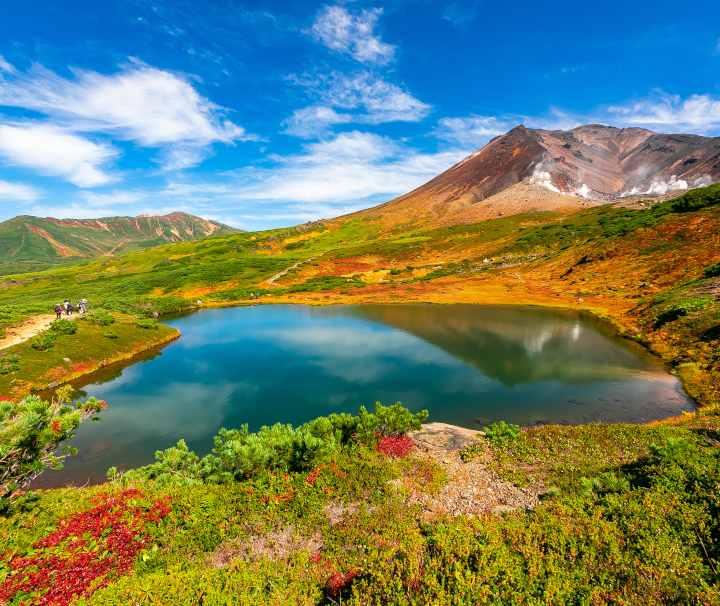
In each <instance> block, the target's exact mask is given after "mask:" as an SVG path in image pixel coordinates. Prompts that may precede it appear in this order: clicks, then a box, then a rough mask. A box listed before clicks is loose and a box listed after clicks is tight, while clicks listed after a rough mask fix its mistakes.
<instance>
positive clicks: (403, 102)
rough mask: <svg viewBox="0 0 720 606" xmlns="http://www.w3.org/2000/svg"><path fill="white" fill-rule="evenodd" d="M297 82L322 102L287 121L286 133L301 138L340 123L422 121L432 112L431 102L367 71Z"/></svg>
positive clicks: (298, 111) (318, 133) (307, 78)
mask: <svg viewBox="0 0 720 606" xmlns="http://www.w3.org/2000/svg"><path fill="white" fill-rule="evenodd" d="M294 82H295V83H296V84H299V85H301V86H304V87H305V88H307V89H308V90H309V92H310V94H311V95H313V96H315V97H317V98H318V99H319V101H320V103H319V104H315V105H311V106H309V107H306V108H303V109H300V110H297V111H296V112H295V113H294V114H293V115H292V116H291V117H290V118H289V119H288V120H287V121H286V122H285V126H286V132H287V133H289V134H293V135H297V136H303V137H312V136H318V135H321V134H324V133H327V131H328V129H329V128H330V127H332V126H335V125H338V124H348V123H355V124H382V123H386V122H419V121H420V120H423V119H424V118H425V117H426V116H427V115H428V114H429V113H430V110H431V106H430V105H428V104H427V103H423V102H422V101H420V100H419V99H416V98H415V97H413V96H412V95H411V94H410V93H408V92H407V91H405V90H403V89H402V88H400V87H399V86H397V85H395V84H392V83H390V82H386V81H385V80H383V79H382V78H379V77H377V76H375V75H373V74H371V73H370V72H367V71H362V72H359V73H357V74H353V75H346V74H341V73H339V72H333V73H331V74H329V75H327V76H318V77H305V78H294ZM338 110H339V111H338Z"/></svg>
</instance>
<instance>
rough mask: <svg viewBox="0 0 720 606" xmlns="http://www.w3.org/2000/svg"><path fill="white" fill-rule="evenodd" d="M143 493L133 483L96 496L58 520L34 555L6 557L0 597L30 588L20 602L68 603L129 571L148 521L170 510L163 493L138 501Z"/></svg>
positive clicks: (57, 605)
mask: <svg viewBox="0 0 720 606" xmlns="http://www.w3.org/2000/svg"><path fill="white" fill-rule="evenodd" d="M144 498H145V495H144V494H143V493H142V492H141V491H139V490H137V489H133V488H131V489H127V490H124V491H123V492H121V493H119V494H116V495H107V494H104V495H100V496H99V497H97V498H96V499H95V500H94V502H95V506H94V507H93V508H91V509H88V510H86V511H82V512H80V513H77V514H74V515H72V516H70V517H69V518H66V519H64V520H61V521H60V523H59V524H58V527H57V528H56V529H55V530H54V531H53V532H51V533H50V534H49V535H47V536H46V537H45V538H43V539H41V540H40V541H38V542H37V543H35V545H33V548H34V550H35V553H34V554H33V555H32V556H28V557H14V558H12V559H11V560H10V561H9V562H8V568H9V569H10V574H9V575H8V576H7V577H6V578H5V580H4V582H3V583H2V584H0V602H3V603H4V602H6V601H9V600H10V599H12V598H13V596H15V595H16V594H18V593H29V594H33V597H32V598H31V601H30V602H23V603H27V604H31V603H32V604H38V605H42V606H67V605H68V604H70V603H71V602H72V601H73V600H74V599H75V598H76V597H79V596H85V597H87V596H89V595H90V594H92V593H93V592H94V591H96V590H97V589H100V588H101V587H104V586H105V585H107V584H108V583H110V581H111V580H112V579H113V578H114V577H116V576H119V575H122V574H127V573H128V572H130V570H131V569H132V567H133V564H134V562H135V558H136V556H137V555H138V553H139V552H140V551H141V550H142V549H143V548H144V547H145V545H146V542H147V533H146V532H145V531H146V525H147V524H148V523H157V522H159V521H161V520H162V519H163V518H165V517H166V516H167V515H168V514H169V513H170V511H171V508H170V500H169V498H167V497H166V498H164V499H159V500H157V501H154V502H152V503H149V504H148V503H138V501H142V500H143V499H144Z"/></svg>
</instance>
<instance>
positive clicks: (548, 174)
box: [361, 124, 720, 224]
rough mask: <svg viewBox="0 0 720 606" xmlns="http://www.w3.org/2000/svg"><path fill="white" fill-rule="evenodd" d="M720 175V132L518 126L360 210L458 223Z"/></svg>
mask: <svg viewBox="0 0 720 606" xmlns="http://www.w3.org/2000/svg"><path fill="white" fill-rule="evenodd" d="M717 181H720V137H716V138H710V137H700V136H697V135H664V134H657V133H654V132H652V131H649V130H646V129H642V128H614V127H610V126H603V125H600V124H589V125H586V126H579V127H577V128H574V129H572V130H566V131H562V130H555V131H550V130H540V129H528V128H525V127H524V126H517V127H515V128H513V129H512V130H511V131H509V132H508V133H507V134H505V135H503V136H501V137H496V138H495V139H493V140H492V141H490V142H489V143H488V144H487V145H486V146H485V147H483V148H482V149H480V150H479V151H477V152H475V153H474V154H472V155H470V156H468V157H467V158H465V159H464V160H462V161H461V162H459V163H458V164H456V165H455V166H453V167H451V168H450V169H448V170H447V171H445V172H444V173H442V174H441V175H438V176H437V177H435V178H434V179H432V180H431V181H429V182H428V183H426V184H425V185H422V186H421V187H419V188H417V189H415V190H414V191H412V192H410V193H408V194H405V195H404V196H400V197H399V198H396V199H395V200H392V201H390V202H388V203H386V204H383V205H381V206H379V207H376V208H374V209H370V210H369V211H363V212H362V213H361V214H366V215H369V216H375V217H380V218H381V219H382V220H383V221H384V222H385V223H386V224H397V223H406V222H408V223H412V222H415V223H417V222H421V223H438V224H452V223H462V222H471V221H478V220H483V219H488V218H491V217H495V216H503V215H507V214H514V213H517V212H526V211H528V210H556V209H562V208H573V207H576V208H577V207H582V206H586V205H588V204H598V203H603V202H610V201H613V200H617V199H620V198H623V197H626V196H652V195H665V194H669V193H673V192H674V193H681V192H682V191H683V190H686V189H690V188H693V187H700V186H702V185H708V184H709V183H713V182H717Z"/></svg>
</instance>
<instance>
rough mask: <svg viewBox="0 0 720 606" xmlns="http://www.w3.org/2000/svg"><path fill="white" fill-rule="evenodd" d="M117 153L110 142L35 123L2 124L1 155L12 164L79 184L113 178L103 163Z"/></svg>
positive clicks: (0, 132)
mask: <svg viewBox="0 0 720 606" xmlns="http://www.w3.org/2000/svg"><path fill="white" fill-rule="evenodd" d="M116 155H117V152H116V150H115V149H114V148H112V147H111V146H109V145H104V144H99V143H94V142H93V141H90V140H89V139H86V138H83V137H79V136H77V135H74V134H72V133H68V132H66V131H63V130H61V129H59V128H56V127H54V126H49V125H46V124H36V123H18V124H0V156H2V157H4V158H5V159H6V161H7V162H8V163H9V164H13V165H16V166H22V167H25V168H31V169H35V170H37V171H38V172H40V173H41V174H44V175H51V176H57V177H62V178H63V179H66V180H67V181H70V182H71V183H73V184H74V185H77V186H78V187H95V186H98V185H104V184H106V183H109V182H111V181H113V180H114V177H113V176H112V175H111V174H109V173H108V172H107V171H106V170H105V169H104V165H105V164H106V163H107V162H109V161H110V160H112V159H114V158H115V156H116Z"/></svg>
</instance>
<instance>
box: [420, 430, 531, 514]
mask: <svg viewBox="0 0 720 606" xmlns="http://www.w3.org/2000/svg"><path fill="white" fill-rule="evenodd" d="M482 435H483V434H482V432H480V431H473V430H471V429H465V428H462V427H456V426H454V425H446V424H445V423H429V424H427V425H423V428H422V429H421V430H420V431H417V432H415V433H413V434H412V438H413V440H414V441H415V443H416V444H417V451H416V453H415V456H419V457H427V458H429V459H431V460H433V461H434V462H436V463H437V464H439V465H440V466H441V467H442V468H443V469H444V470H445V473H446V475H447V483H446V484H445V485H444V486H443V487H442V488H441V490H440V492H439V493H436V494H430V495H428V494H425V493H422V492H418V493H413V494H411V495H410V501H411V502H412V503H420V504H421V505H422V507H423V510H424V511H423V515H424V518H425V519H427V520H431V519H433V518H436V517H439V516H444V515H453V516H458V515H478V514H482V513H503V512H506V511H512V510H515V509H531V508H533V507H535V505H537V503H538V493H537V491H535V490H532V489H523V488H518V487H517V486H515V485H514V484H511V483H510V482H506V481H504V480H502V479H500V478H499V477H498V476H497V475H495V474H494V473H493V472H492V471H490V470H489V469H488V467H487V465H486V463H485V462H486V461H487V457H489V456H491V454H490V451H489V449H488V450H487V451H486V453H484V454H483V455H480V456H478V457H477V458H474V459H472V460H470V461H468V462H467V463H464V462H463V461H462V460H461V459H460V456H459V453H460V451H461V450H462V449H463V448H464V447H465V446H467V445H469V444H472V443H474V442H476V441H477V440H478V438H480V437H482Z"/></svg>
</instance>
